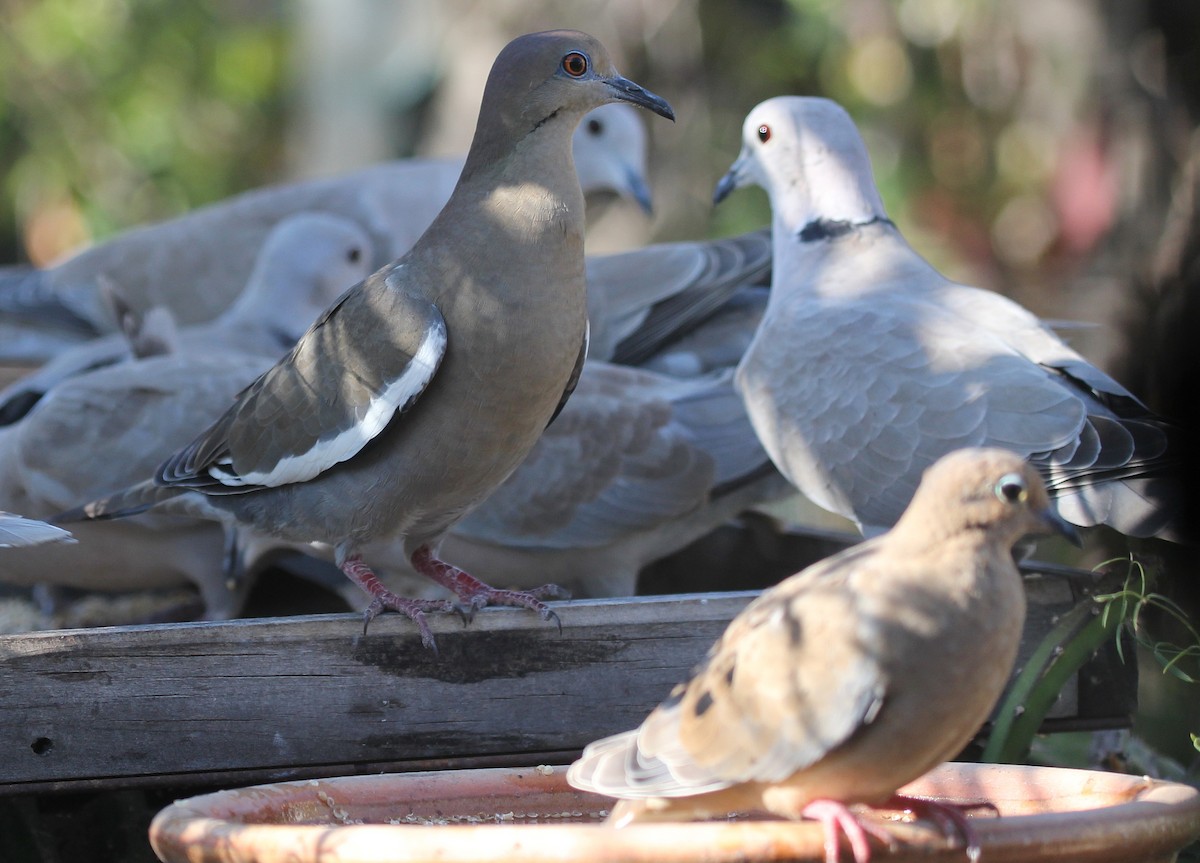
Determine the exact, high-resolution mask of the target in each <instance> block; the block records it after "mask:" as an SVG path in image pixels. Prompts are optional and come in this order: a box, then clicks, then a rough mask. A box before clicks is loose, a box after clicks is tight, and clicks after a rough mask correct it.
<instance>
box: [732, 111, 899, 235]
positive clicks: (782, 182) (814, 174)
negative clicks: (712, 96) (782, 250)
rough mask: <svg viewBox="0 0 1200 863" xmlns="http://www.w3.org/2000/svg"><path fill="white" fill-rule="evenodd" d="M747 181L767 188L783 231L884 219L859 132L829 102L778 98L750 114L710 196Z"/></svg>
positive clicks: (846, 116) (842, 113) (869, 161)
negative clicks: (735, 153)
mask: <svg viewBox="0 0 1200 863" xmlns="http://www.w3.org/2000/svg"><path fill="white" fill-rule="evenodd" d="M750 184H756V185H759V186H761V187H762V188H764V189H766V191H767V194H768V195H770V197H771V209H772V211H773V212H774V216H775V220H776V223H777V225H780V226H782V227H783V228H785V229H786V230H788V231H800V230H802V229H803V228H804V227H805V226H807V225H809V224H811V223H813V222H817V221H830V222H848V223H850V224H864V223H867V222H871V221H875V220H877V219H884V218H886V217H887V215H886V213H885V212H884V209H883V201H882V199H881V198H880V197H879V190H878V189H877V188H876V187H875V179H874V176H873V175H872V173H871V160H870V158H869V157H868V156H867V148H866V145H865V144H863V140H862V136H860V135H859V133H858V129H857V128H856V127H855V125H854V121H853V120H851V119H850V115H849V114H847V113H846V112H845V111H844V110H843V109H842V108H841V106H839V105H838V104H836V103H835V102H831V101H829V100H828V99H817V98H810V97H803V96H777V97H776V98H774V99H768V100H767V101H765V102H762V103H761V104H759V105H758V106H757V107H755V108H754V110H752V111H751V112H750V113H749V114H748V115H747V117H746V121H745V123H743V124H742V149H741V152H740V153H739V154H738V157H737V160H736V161H735V162H734V163H733V165H732V167H730V169H729V171H728V173H726V174H725V176H724V177H722V178H721V180H720V182H718V183H717V188H716V191H715V192H714V194H713V199H714V201H716V202H720V201H721V200H723V199H724V198H725V196H726V195H728V194H729V193H730V192H732V191H733V190H734V189H737V188H741V187H742V186H746V185H750Z"/></svg>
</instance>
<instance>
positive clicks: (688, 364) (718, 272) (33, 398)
mask: <svg viewBox="0 0 1200 863" xmlns="http://www.w3.org/2000/svg"><path fill="white" fill-rule="evenodd" d="M327 218H335V217H332V216H327ZM348 224H350V223H348ZM276 244H277V246H278V247H279V254H280V255H283V254H286V250H287V247H286V246H285V245H284V244H282V243H280V242H279V241H277V242H276ZM264 247H265V246H264ZM261 261H262V258H261V255H260V263H259V266H262V263H261ZM281 263H286V261H284V262H281ZM586 267H587V269H586V271H587V278H588V296H587V303H588V320H589V321H590V324H591V339H590V341H589V344H588V356H589V357H590V358H592V359H599V360H612V361H614V362H620V363H624V364H633V363H638V362H640V361H642V360H643V359H649V358H651V357H654V362H656V363H658V364H659V366H660V370H662V371H665V372H667V373H673V374H676V375H680V376H689V375H694V374H699V373H700V369H699V367H698V366H697V365H696V363H697V362H707V369H709V370H711V369H715V368H719V367H722V366H723V365H729V364H731V363H727V362H724V358H727V357H729V356H731V355H732V354H731V351H736V356H737V357H740V356H741V354H742V352H743V351H744V346H739V345H736V344H735V343H734V342H732V341H728V340H727V339H726V338H725V336H724V335H720V336H718V335H716V334H714V333H713V332H711V330H710V331H709V332H707V333H706V334H697V333H695V332H693V335H692V336H691V337H690V339H689V347H688V348H686V349H685V348H683V347H682V346H681V347H678V348H672V350H673V351H683V350H689V351H691V350H695V349H699V350H706V351H708V352H710V356H709V357H708V359H707V360H706V361H701V360H699V359H698V358H697V357H695V356H690V357H687V358H686V359H685V358H683V356H682V354H681V355H680V356H678V357H676V358H675V359H673V360H668V357H667V355H665V354H664V355H657V356H656V354H657V352H658V351H659V349H660V348H662V347H664V346H665V345H667V344H668V343H670V342H671V341H672V340H673V339H677V338H680V335H679V334H680V333H687V332H689V331H694V330H695V328H697V327H700V326H701V324H703V323H704V321H705V320H706V319H707V318H709V317H711V316H713V315H714V314H716V311H715V310H717V309H722V312H721V314H722V315H729V314H730V311H729V310H730V309H731V308H732V306H729V305H728V304H727V305H725V306H724V307H722V304H726V303H727V301H728V300H729V298H730V297H732V296H733V295H734V294H735V293H736V292H738V291H739V290H742V289H743V288H746V287H748V286H756V285H764V284H766V283H768V282H769V281H770V271H771V237H770V232H769V231H753V232H751V233H748V234H745V235H742V236H739V237H730V238H725V239H719V240H706V241H691V242H686V241H685V242H674V243H657V244H655V245H652V246H646V247H644V248H640V249H633V250H630V251H627V252H618V253H614V254H610V255H594V256H589V257H588V258H587V265H586ZM255 281H256V279H255V277H254V274H252V275H251V281H250V284H251V285H253V284H255ZM347 284H350V282H347ZM105 296H106V300H107V301H108V302H109V304H110V305H113V304H114V302H115V301H118V300H119V301H120V303H121V306H122V308H121V310H120V311H114V312H113V314H112V317H113V318H114V319H116V320H118V321H123V320H130V319H132V320H136V321H142V320H148V321H149V323H148V324H146V326H147V328H148V329H149V330H150V332H149V334H148V335H144V336H141V338H143V339H146V340H149V341H151V342H152V343H154V344H153V345H152V347H150V348H149V349H148V352H150V353H153V352H161V351H162V350H163V349H164V348H163V346H162V345H161V342H162V341H164V340H166V341H173V340H174V337H173V336H171V335H169V334H168V335H163V332H164V331H165V332H166V333H170V332H172V331H173V330H174V329H175V328H176V323H175V322H174V318H173V316H172V315H171V313H170V311H169V310H167V309H164V308H162V307H154V308H152V309H149V310H145V311H144V312H139V310H137V309H135V308H132V307H130V304H129V303H127V302H125V301H124V294H123V292H122V291H121V290H120V288H119V286H116V285H114V286H112V288H111V289H110V290H108V291H106V292H105ZM332 298H333V297H332V296H331V297H330V299H331V300H332ZM288 302H290V301H289V300H288V297H287V289H286V284H284V285H281V286H280V288H279V289H278V290H277V291H276V294H275V295H274V296H272V297H270V298H268V301H261V300H260V301H256V302H253V303H247V302H246V301H245V300H240V301H236V302H235V304H234V306H232V307H231V308H230V309H227V310H226V311H225V312H223V313H222V314H221V315H220V316H219V317H218V319H217V321H215V322H210V323H209V324H205V325H197V326H196V328H195V329H194V330H192V329H191V328H188V330H190V332H189V334H187V335H186V336H184V342H185V345H196V346H199V347H202V348H207V347H208V345H207V344H206V343H207V342H208V341H209V340H210V336H212V337H215V338H216V340H217V342H218V346H219V344H221V343H224V344H229V343H230V342H232V341H234V340H236V335H232V336H227V335H222V334H223V333H225V332H226V331H227V330H228V327H229V326H230V325H231V324H233V323H234V322H238V321H241V322H243V323H248V324H249V325H251V326H259V325H260V324H259V323H258V320H257V319H258V316H259V315H260V314H266V315H269V316H270V317H271V318H275V317H277V313H276V312H275V311H274V310H275V308H276V307H279V308H286V304H287V303H288ZM301 307H302V309H303V310H304V313H305V314H307V310H308V309H309V307H308V306H307V305H304V304H303V303H302V304H301ZM746 311H747V313H749V309H747V310H746ZM314 317H315V316H314ZM264 320H265V318H264ZM299 323H300V321H299V320H298V319H293V321H292V323H291V324H290V325H288V326H283V325H277V328H278V329H279V330H280V336H281V342H282V340H283V338H284V336H285V335H286V337H287V338H288V339H289V340H290V341H289V342H288V346H290V344H292V343H294V342H295V341H296V339H297V338H299V337H300V335H302V334H303V327H300V328H299V329H297V328H296V327H297V325H298V324H299ZM308 323H311V320H310V321H307V322H304V325H305V326H307V324H308ZM239 325H240V324H239ZM729 326H730V327H735V328H736V329H737V330H738V332H737V333H736V334H735V335H736V337H737V338H741V337H742V335H744V334H745V333H747V332H750V331H752V330H747V329H746V328H745V327H744V326H743V325H742V324H741V323H740V322H733V321H730V322H729ZM130 335H131V334H130V333H128V332H127V333H126V337H125V338H121V337H120V336H118V335H116V334H113V335H109V336H102V337H99V338H96V339H93V340H91V341H89V342H84V343H83V344H80V345H74V346H71V347H68V348H67V349H66V350H64V351H63V352H62V353H60V354H59V355H58V356H56V357H54V358H53V359H52V360H50V361H49V362H48V363H46V364H45V365H44V366H43V367H42V368H41V369H39V370H37V371H35V372H32V373H30V374H28V375H26V376H24V377H23V378H21V379H20V380H19V381H17V382H16V383H14V384H12V385H10V386H9V387H8V388H6V389H5V390H4V391H3V392H0V425H6V424H8V423H12V422H16V421H17V420H19V419H20V418H21V417H22V416H24V415H25V413H27V412H28V411H29V409H30V408H31V407H32V406H33V405H34V404H36V402H37V399H38V398H40V397H41V395H42V394H43V393H45V392H46V391H47V390H48V389H50V388H51V387H53V386H54V385H55V384H56V383H58V382H59V381H62V380H64V379H65V378H67V377H69V376H71V375H72V374H76V373H78V372H81V371H85V370H91V369H94V368H98V367H99V366H101V365H105V364H107V363H110V362H115V361H118V360H120V359H125V358H128V355H129V354H130V353H131V352H132V353H134V354H138V353H146V352H147V350H145V349H143V350H139V349H138V348H136V347H134V348H131V347H130V345H129V339H130ZM281 352H282V351H281ZM714 352H715V353H714ZM718 354H719V355H720V356H718ZM668 362H673V363H674V364H675V365H674V367H673V368H668V367H667V366H666V365H664V364H665V363H668Z"/></svg>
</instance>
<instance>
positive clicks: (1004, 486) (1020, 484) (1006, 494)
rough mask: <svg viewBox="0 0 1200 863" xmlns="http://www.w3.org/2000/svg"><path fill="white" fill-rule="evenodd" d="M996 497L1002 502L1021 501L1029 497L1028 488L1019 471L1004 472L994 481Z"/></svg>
mask: <svg viewBox="0 0 1200 863" xmlns="http://www.w3.org/2000/svg"><path fill="white" fill-rule="evenodd" d="M994 491H995V492H996V497H997V498H999V499H1000V500H1002V501H1004V503H1021V502H1023V501H1024V500H1025V498H1027V497H1029V489H1028V488H1027V487H1026V485H1025V480H1024V478H1023V477H1022V476H1021V475H1020V474H1019V473H1006V474H1005V475H1004V476H1002V477H1000V479H999V480H998V481H997V482H996V487H995V489H994Z"/></svg>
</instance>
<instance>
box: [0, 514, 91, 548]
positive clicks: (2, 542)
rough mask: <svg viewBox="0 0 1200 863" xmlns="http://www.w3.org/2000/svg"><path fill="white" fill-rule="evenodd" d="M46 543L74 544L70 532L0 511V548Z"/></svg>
mask: <svg viewBox="0 0 1200 863" xmlns="http://www.w3.org/2000/svg"><path fill="white" fill-rule="evenodd" d="M47 542H68V543H69V542H75V540H74V538H73V537H72V536H71V533H70V531H66V530H63V529H62V528H61V527H55V526H54V525H52V524H47V523H46V522H44V521H38V520H37V519H34V518H24V517H22V516H19V515H16V514H14V513H11V512H4V511H2V510H0V548H21V547H23V546H30V545H42V544H43V543H47Z"/></svg>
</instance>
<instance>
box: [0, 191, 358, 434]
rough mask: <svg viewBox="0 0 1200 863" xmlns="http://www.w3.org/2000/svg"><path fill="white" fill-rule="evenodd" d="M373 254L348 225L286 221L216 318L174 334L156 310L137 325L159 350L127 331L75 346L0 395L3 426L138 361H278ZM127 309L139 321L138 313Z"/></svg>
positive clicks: (304, 216)
mask: <svg viewBox="0 0 1200 863" xmlns="http://www.w3.org/2000/svg"><path fill="white" fill-rule="evenodd" d="M373 249H374V247H373V244H372V243H371V240H370V239H369V238H368V237H367V235H366V233H365V232H364V231H363V230H362V229H361V228H359V227H358V225H357V224H356V223H355V222H352V221H350V220H349V219H345V218H342V217H340V216H334V215H330V214H328V213H313V212H308V213H306V212H301V213H297V214H295V215H292V216H288V217H287V218H285V219H283V220H281V221H280V222H278V223H277V224H276V225H275V227H274V228H272V229H271V231H270V232H269V233H268V234H267V237H266V240H265V241H264V242H263V245H262V249H261V250H260V252H259V255H258V258H257V260H256V261H255V264H254V268H253V270H252V271H251V273H250V280H249V282H248V283H247V285H246V287H245V289H244V290H243V291H242V293H241V294H240V295H239V296H238V298H237V299H236V300H235V301H234V302H233V303H232V304H231V305H230V306H229V307H228V308H227V309H225V311H223V312H222V313H221V314H220V315H218V316H217V318H216V319H215V320H213V321H210V322H208V323H206V324H197V325H195V326H192V327H188V328H183V329H180V330H178V331H176V329H175V326H174V324H172V323H170V322H171V321H173V318H172V316H171V315H170V312H169V311H167V310H165V309H157V308H156V309H151V310H149V312H147V313H146V315H143V316H141V317H140V319H139V320H140V322H141V324H142V326H143V328H145V327H147V326H153V325H154V324H158V326H157V328H156V329H155V330H154V332H153V335H150V334H149V333H147V332H145V331H141V332H139V335H138V336H137V338H139V339H141V340H142V341H143V342H145V341H147V340H149V339H153V341H154V342H156V344H154V346H153V347H148V346H146V345H145V344H144V343H143V344H142V345H140V346H138V345H136V344H135V345H131V344H130V341H129V337H130V336H131V334H130V333H128V332H127V333H124V334H123V333H111V334H109V335H106V336H101V337H99V338H96V339H92V340H91V341H89V342H84V343H82V344H79V345H76V346H74V347H72V348H69V349H67V350H66V351H64V352H62V353H61V354H59V355H58V356H56V357H55V358H54V359H53V360H51V361H50V362H48V363H47V364H46V365H44V366H43V367H42V368H40V369H38V370H37V371H35V372H32V373H31V374H28V375H26V376H25V377H23V378H21V379H20V380H18V381H17V382H16V383H14V384H12V385H11V386H9V387H8V388H7V389H5V390H4V391H3V392H0V425H8V424H10V423H13V422H16V421H17V420H19V419H21V417H23V416H24V415H25V414H26V413H27V412H28V411H29V409H30V408H31V407H33V405H34V404H36V402H37V400H38V399H39V398H41V397H42V396H43V395H44V394H45V393H46V392H48V391H49V390H50V389H51V388H53V387H54V386H55V385H57V384H59V383H61V382H62V381H64V380H66V379H67V378H69V377H73V376H75V375H78V374H82V373H84V372H88V371H93V370H95V369H98V368H101V367H103V366H107V365H112V364H113V363H116V362H121V361H124V360H128V359H130V358H131V357H132V356H134V355H143V356H144V355H147V354H154V353H164V352H168V351H170V352H180V351H184V352H186V351H191V350H200V351H226V350H235V351H253V352H257V353H265V354H266V355H268V356H270V357H271V358H272V359H278V358H279V357H281V356H283V354H285V353H286V352H287V351H288V350H290V349H291V347H292V346H293V345H294V344H295V343H296V340H297V339H299V338H300V336H302V335H304V331H305V330H306V329H308V327H309V325H311V324H312V322H313V320H314V319H315V318H316V316H317V315H318V314H320V312H321V310H322V309H324V308H325V307H326V306H328V305H329V304H330V303H332V302H333V301H334V300H335V299H337V297H338V296H339V295H340V294H341V293H342V291H344V290H345V289H346V288H348V287H350V286H351V285H353V284H354V283H355V282H357V281H359V280H360V279H362V278H363V277H364V276H365V275H367V273H369V272H370V265H369V262H370V261H371V260H372V258H373ZM112 291H114V292H115V293H116V294H117V297H116V299H124V297H123V294H121V290H120V286H113V288H112ZM127 311H128V314H129V315H133V316H136V311H135V310H133V309H128V310H127ZM122 317H124V315H122ZM147 322H149V324H147ZM246 383H249V380H247V381H246Z"/></svg>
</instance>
